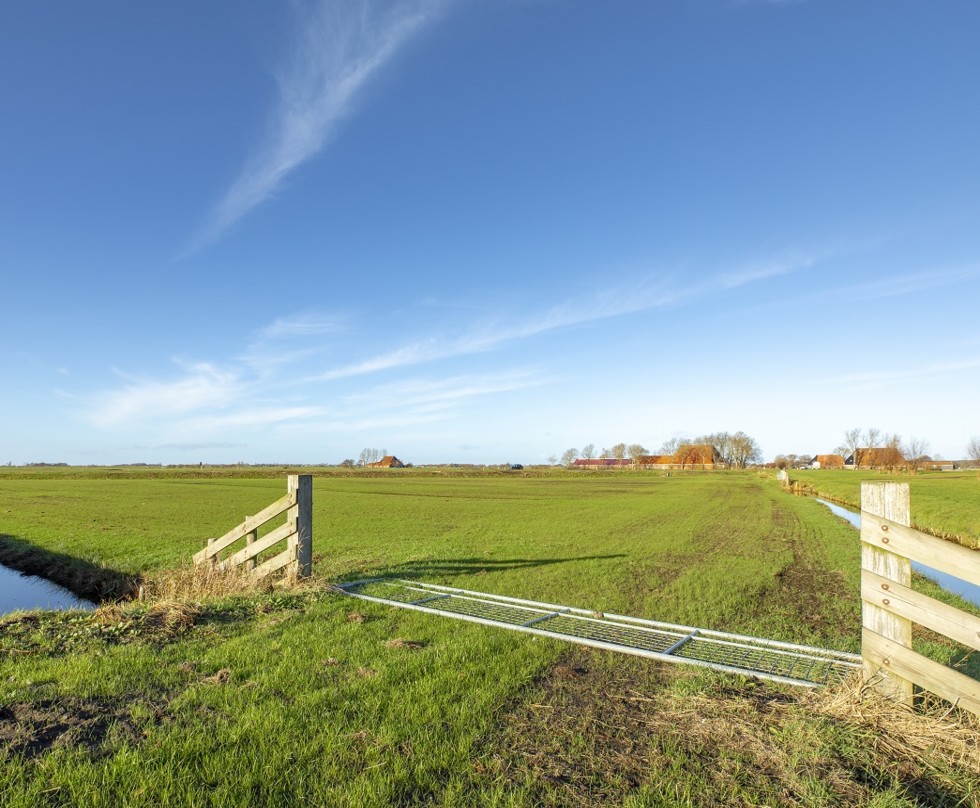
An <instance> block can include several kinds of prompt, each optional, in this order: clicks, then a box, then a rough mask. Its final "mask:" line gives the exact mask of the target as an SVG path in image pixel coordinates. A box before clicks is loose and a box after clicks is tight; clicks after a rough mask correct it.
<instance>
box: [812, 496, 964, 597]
mask: <svg viewBox="0 0 980 808" xmlns="http://www.w3.org/2000/svg"><path fill="white" fill-rule="evenodd" d="M814 499H815V500H816V501H817V502H819V503H820V504H821V505H826V506H827V507H828V508H830V510H831V511H833V512H834V513H835V514H837V515H838V516H839V517H841V518H842V519H846V520H847V521H848V522H850V523H851V524H852V525H854V527H856V528H857V529H858V530H860V529H861V513H860V511H856V510H853V509H851V508H845V507H844V506H843V505H838V504H836V503H834V502H827V500H825V499H820V497H814ZM912 569H914V570H915V571H916V572H918V573H920V574H921V575H924V576H925V577H926V578H929V579H930V580H932V581H935V582H936V583H937V584H939V585H940V586H941V587H942V588H943V589H945V590H946V591H947V592H952V593H953V594H954V595H959V596H960V597H961V598H963V600H967V601H969V602H970V603H972V604H973V605H974V606H980V586H977V585H976V584H971V583H968V582H966V581H963V580H960V579H959V578H956V577H955V576H953V575H950V574H949V573H946V572H940V571H939V570H934V569H933V568H932V567H927V566H926V565H925V564H920V563H919V562H918V561H913V562H912Z"/></svg>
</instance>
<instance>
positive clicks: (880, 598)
mask: <svg viewBox="0 0 980 808" xmlns="http://www.w3.org/2000/svg"><path fill="white" fill-rule="evenodd" d="M911 521H912V519H911V513H910V509H909V487H908V484H907V483H862V484H861V542H862V549H861V566H862V570H861V599H862V603H863V608H862V613H863V623H864V627H863V631H862V635H861V655H862V656H863V657H864V662H865V664H864V672H865V676H866V677H868V678H869V679H871V680H872V682H874V683H875V684H876V686H877V687H878V688H879V689H881V690H883V691H886V692H888V693H890V694H892V695H894V696H896V697H897V698H898V699H900V700H902V701H905V702H907V703H909V704H911V703H912V695H913V685H918V686H919V687H921V688H924V689H925V690H929V691H931V692H932V693H935V694H936V695H937V696H940V697H941V698H944V699H946V700H947V701H950V702H952V703H953V704H955V705H957V706H959V707H962V708H964V709H966V710H969V711H970V712H973V713H976V714H977V715H980V682H978V681H977V680H976V679H973V678H971V677H969V676H966V675H965V674H963V673H961V672H959V671H957V670H954V669H953V668H948V667H946V666H945V665H940V664H939V663H938V662H935V661H934V660H931V659H929V658H928V657H925V656H923V655H921V654H918V653H916V652H915V651H913V650H912V624H913V623H917V624H918V625H921V626H925V627H926V628H928V629H931V630H932V631H935V632H937V633H939V634H942V635H943V636H945V637H948V638H950V639H951V640H953V641H954V642H958V643H960V644H962V645H965V646H966V647H968V648H972V649H974V650H980V618H977V617H976V616H974V615H972V614H969V613H967V612H964V611H961V610H959V609H956V608H954V607H952V606H949V605H948V604H945V603H942V602H941V601H938V600H936V599H935V598H930V597H928V596H927V595H923V594H922V593H921V592H916V591H915V590H914V589H913V588H912V571H911V562H912V561H917V562H919V563H922V564H924V565H926V566H928V567H932V568H933V569H935V570H939V571H940V572H945V573H947V574H949V575H952V576H954V577H956V578H960V579H962V580H964V581H967V582H969V583H973V584H978V585H980V551H978V550H971V549H969V548H968V547H964V546H963V545H960V544H955V543H953V542H951V541H946V540H944V539H940V538H938V537H936V536H930V535H929V534H928V533H923V532H922V531H919V530H915V529H913V528H912V527H911V526H910V525H911Z"/></svg>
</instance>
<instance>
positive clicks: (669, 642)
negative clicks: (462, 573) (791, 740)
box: [337, 578, 861, 687]
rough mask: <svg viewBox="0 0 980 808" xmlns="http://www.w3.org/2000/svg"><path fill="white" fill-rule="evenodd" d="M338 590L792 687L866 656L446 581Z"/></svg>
mask: <svg viewBox="0 0 980 808" xmlns="http://www.w3.org/2000/svg"><path fill="white" fill-rule="evenodd" d="M337 588H338V589H339V590H340V591H342V592H344V593H345V594H347V595H350V596H352V597H355V598H361V599H363V600H369V601H374V602H376V603H385V604H387V605H390V606H398V607H399V608H403V609H413V610H415V611H420V612H426V613H428V614H436V615H440V616H442V617H453V618H455V619H457V620H466V621H469V622H471V623H480V624H482V625H488V626H496V627H498V628H506V629H510V630H511V631H521V632H524V633H527V634H534V635H537V636H541V637H549V638H551V639H559V640H566V641H569V642H574V643H578V644H580V645H587V646H591V647H593V648H602V649H605V650H608V651H617V652H620V653H626V654H633V655H635V656H642V657H647V658H649V659H656V660H660V661H663V662H675V663H684V664H688V665H699V666H702V667H706V668H711V669H713V670H719V671H726V672H728V673H735V674H739V675H742V676H751V677H754V678H757V679H767V680H771V681H775V682H781V683H783V684H788V685H798V686H802V687H818V686H820V685H824V684H831V683H834V682H836V681H840V680H841V679H843V678H844V677H845V676H847V675H848V674H849V673H850V672H851V671H853V670H855V669H858V668H860V667H861V657H860V655H858V654H849V653H846V652H843V651H833V650H829V649H826V648H815V647H813V646H808V645H798V644H795V643H787V642H780V641H778V640H765V639H761V638H758V637H749V636H745V635H742V634H730V633H727V632H723V631H713V630H711V629H704V628H695V627H693V626H682V625H677V624H674V623H662V622H659V621H656V620H645V619H643V618H639V617H628V616H626V615H618V614H610V613H608V612H606V613H602V612H597V611H590V610H588V609H580V608H576V607H573V606H558V605H556V604H553V603H541V602H538V601H533V600H523V599H521V598H512V597H506V596H503V595H492V594H487V593H485V592H474V591H472V590H469V589H457V588H455V587H451V586H442V585H439V584H431V583H423V582H419V581H406V580H402V579H388V578H371V579H367V580H362V581H352V582H349V583H343V584H338V585H337Z"/></svg>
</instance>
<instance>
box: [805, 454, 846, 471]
mask: <svg viewBox="0 0 980 808" xmlns="http://www.w3.org/2000/svg"><path fill="white" fill-rule="evenodd" d="M810 468H811V469H842V468H844V458H843V457H841V456H840V455H839V454H823V455H822V454H818V455H816V456H815V457H814V458H813V460H811V461H810Z"/></svg>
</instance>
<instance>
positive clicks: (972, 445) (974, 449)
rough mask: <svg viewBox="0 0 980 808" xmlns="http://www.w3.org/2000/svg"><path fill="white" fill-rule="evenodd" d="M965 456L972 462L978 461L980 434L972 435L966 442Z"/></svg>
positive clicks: (979, 459) (979, 455)
mask: <svg viewBox="0 0 980 808" xmlns="http://www.w3.org/2000/svg"><path fill="white" fill-rule="evenodd" d="M966 456H967V457H969V458H970V460H972V461H973V462H974V463H980V435H974V436H973V437H972V438H970V442H969V443H967V444H966Z"/></svg>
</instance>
